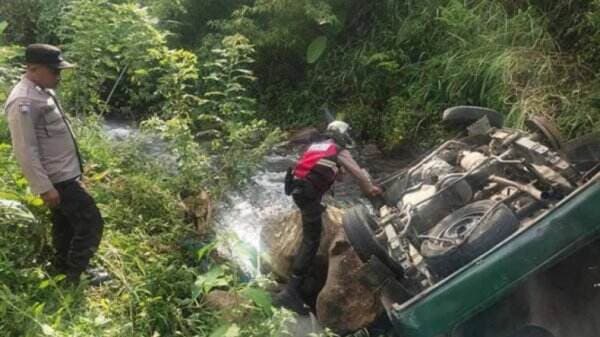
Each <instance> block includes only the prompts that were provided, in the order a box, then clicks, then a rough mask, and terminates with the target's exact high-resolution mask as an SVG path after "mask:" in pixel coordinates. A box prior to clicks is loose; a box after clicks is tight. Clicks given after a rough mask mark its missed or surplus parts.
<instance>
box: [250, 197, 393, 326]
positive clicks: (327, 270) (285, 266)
mask: <svg viewBox="0 0 600 337" xmlns="http://www.w3.org/2000/svg"><path fill="white" fill-rule="evenodd" d="M342 214H343V211H342V210H340V209H338V208H335V207H331V206H329V207H328V208H327V210H326V212H325V214H324V215H323V233H322V237H321V244H320V246H319V250H318V252H317V257H316V260H315V263H314V264H313V266H314V267H313V269H312V270H310V271H309V273H308V276H307V279H306V280H305V282H304V285H303V289H302V293H303V295H304V297H305V299H306V301H307V303H308V304H309V305H311V306H313V307H315V308H316V314H317V317H318V319H319V321H320V322H321V323H322V324H323V325H324V326H327V327H329V328H331V329H333V330H334V331H336V332H338V333H346V332H351V331H355V330H358V329H360V328H362V327H365V326H368V325H369V324H371V323H372V322H374V321H375V319H376V317H377V316H378V315H379V314H380V313H382V311H383V307H382V306H381V304H380V302H379V298H378V296H377V294H376V292H375V290H374V289H370V288H368V287H367V286H366V285H364V282H362V276H361V274H360V272H359V270H360V267H361V266H363V263H362V261H361V260H360V258H359V257H358V255H356V253H355V252H354V250H353V249H352V246H351V245H350V243H349V242H348V239H347V238H346V234H345V232H344V230H343V226H342ZM301 226H302V225H301V218H300V213H299V212H298V211H293V212H291V213H289V214H287V215H286V216H285V217H284V218H283V219H281V220H280V221H276V222H273V223H268V224H265V226H264V227H263V230H262V233H261V240H262V247H263V248H264V250H265V251H266V252H268V255H269V268H270V271H272V272H273V273H274V274H275V275H277V276H278V277H280V278H281V279H283V280H287V278H288V276H289V275H290V273H291V267H292V262H293V258H294V254H295V252H296V251H297V249H298V247H299V246H300V241H301V239H302V227H301ZM313 297H314V298H313Z"/></svg>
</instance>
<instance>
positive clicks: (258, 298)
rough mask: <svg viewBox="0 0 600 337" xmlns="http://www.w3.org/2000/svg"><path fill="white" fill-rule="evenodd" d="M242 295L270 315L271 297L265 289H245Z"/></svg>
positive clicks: (241, 292)
mask: <svg viewBox="0 0 600 337" xmlns="http://www.w3.org/2000/svg"><path fill="white" fill-rule="evenodd" d="M240 294H241V295H242V296H244V297H246V298H247V299H249V300H251V301H252V302H254V303H255V304H256V306H258V307H259V308H260V309H262V310H264V311H266V312H268V313H270V312H271V306H272V301H271V295H269V293H268V292H266V291H265V290H263V289H259V288H250V287H248V288H245V289H243V290H242V291H240Z"/></svg>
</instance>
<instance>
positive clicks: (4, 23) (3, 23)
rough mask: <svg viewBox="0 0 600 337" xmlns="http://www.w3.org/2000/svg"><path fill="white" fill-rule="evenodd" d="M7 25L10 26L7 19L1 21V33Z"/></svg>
mask: <svg viewBox="0 0 600 337" xmlns="http://www.w3.org/2000/svg"><path fill="white" fill-rule="evenodd" d="M6 27H8V22H6V21H2V22H0V34H2V32H4V30H5V29H6Z"/></svg>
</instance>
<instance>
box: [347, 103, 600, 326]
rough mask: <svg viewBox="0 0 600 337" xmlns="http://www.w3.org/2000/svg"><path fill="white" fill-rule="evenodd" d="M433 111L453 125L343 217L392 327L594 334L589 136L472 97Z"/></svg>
mask: <svg viewBox="0 0 600 337" xmlns="http://www.w3.org/2000/svg"><path fill="white" fill-rule="evenodd" d="M443 120H444V121H445V122H447V123H450V124H454V125H456V126H457V127H458V129H459V130H463V131H462V132H461V135H460V136H459V137H456V138H455V139H453V140H450V141H447V142H445V143H444V144H442V145H441V146H439V147H438V148H436V149H435V150H433V151H432V152H430V153H429V154H427V155H426V156H425V157H423V158H422V159H420V160H419V161H418V162H416V163H415V164H414V165H411V166H409V167H408V168H407V169H405V170H403V171H401V172H399V173H398V174H396V175H394V176H392V177H389V178H388V179H385V181H384V182H383V185H384V186H385V187H386V189H385V195H384V197H383V200H380V201H379V202H377V203H374V210H373V211H370V210H369V209H367V208H366V207H364V206H357V207H354V208H351V209H349V210H348V211H347V212H346V213H345V215H344V219H343V224H344V228H345V231H346V235H347V237H348V239H349V241H350V242H351V244H352V246H353V247H354V249H355V251H356V252H357V253H358V255H359V256H360V258H361V259H362V260H363V261H364V262H365V263H366V264H365V267H364V268H365V269H366V270H365V271H366V272H365V273H364V275H368V276H367V277H366V279H365V281H366V282H369V283H370V285H372V286H375V287H378V288H379V289H381V300H382V303H383V305H384V307H385V308H386V311H387V313H388V316H389V317H390V319H391V321H392V323H393V325H394V329H395V333H396V334H397V335H398V336H402V337H442V336H447V337H450V336H452V337H459V336H461V337H471V336H472V337H487V336H493V337H566V336H578V337H587V336H590V337H592V336H598V334H600V311H598V310H597V309H596V308H597V305H598V304H600V261H597V260H598V259H597V256H598V255H597V253H598V252H600V244H599V243H597V241H596V237H597V236H598V234H600V176H599V175H597V173H598V172H599V171H600V165H599V164H600V141H599V140H598V139H599V138H598V137H597V136H596V135H589V136H586V137H583V138H579V139H576V140H574V141H570V142H564V141H563V140H562V137H561V135H560V133H559V132H558V130H557V128H556V127H555V126H554V125H553V124H552V123H551V122H550V121H549V120H547V119H545V118H543V117H539V116H536V117H533V118H530V119H529V120H528V121H527V122H526V126H527V129H528V131H523V130H518V129H509V128H505V127H503V118H502V115H501V114H499V113H497V112H495V111H493V110H490V109H486V108H480V107H470V106H459V107H454V108H450V109H447V110H446V111H445V112H444V116H443ZM573 312H576V313H578V314H577V315H573V314H569V313H573ZM582 317H585V319H582Z"/></svg>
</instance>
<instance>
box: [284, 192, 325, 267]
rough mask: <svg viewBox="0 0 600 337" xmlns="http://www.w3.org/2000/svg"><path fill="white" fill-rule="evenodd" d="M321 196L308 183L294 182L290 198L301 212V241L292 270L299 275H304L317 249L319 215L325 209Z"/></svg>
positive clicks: (320, 220)
mask: <svg viewBox="0 0 600 337" xmlns="http://www.w3.org/2000/svg"><path fill="white" fill-rule="evenodd" d="M322 197H323V193H321V192H319V191H317V190H316V189H315V188H314V187H313V186H312V185H311V184H310V183H308V182H305V181H296V182H295V187H294V189H293V190H292V198H293V199H294V202H295V203H296V205H297V206H298V208H299V209H300V213H301V214H302V243H301V244H300V249H299V250H298V253H297V254H296V256H295V257H294V263H293V265H292V272H293V274H294V275H296V276H299V277H304V276H305V275H306V272H307V270H308V268H309V267H310V266H311V264H312V263H313V260H314V258H315V256H316V255H317V250H318V249H319V244H320V242H321V230H322V229H323V221H322V219H321V215H322V214H323V211H324V210H325V207H324V206H323V205H321V199H322Z"/></svg>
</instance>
